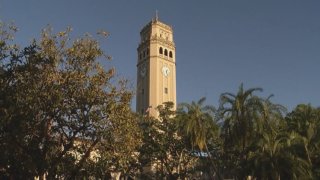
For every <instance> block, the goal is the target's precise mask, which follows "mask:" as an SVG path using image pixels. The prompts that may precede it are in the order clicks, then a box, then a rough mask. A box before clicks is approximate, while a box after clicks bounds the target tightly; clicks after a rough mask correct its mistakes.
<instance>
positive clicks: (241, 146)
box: [219, 84, 263, 178]
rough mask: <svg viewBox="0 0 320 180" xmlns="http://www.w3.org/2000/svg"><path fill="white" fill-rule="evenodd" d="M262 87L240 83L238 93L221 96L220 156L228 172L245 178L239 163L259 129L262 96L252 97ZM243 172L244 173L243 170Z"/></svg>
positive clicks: (245, 155) (245, 156) (243, 160)
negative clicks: (221, 150) (248, 86)
mask: <svg viewBox="0 0 320 180" xmlns="http://www.w3.org/2000/svg"><path fill="white" fill-rule="evenodd" d="M256 91H262V89H261V88H250V89H248V90H244V88H243V84H241V85H240V87H239V90H238V92H237V94H232V93H223V94H221V96H220V108H219V114H220V119H221V121H222V129H221V137H222V138H223V143H224V145H223V146H224V147H223V149H224V150H223V159H224V161H225V163H226V170H228V169H229V170H228V172H226V173H227V174H230V175H231V174H233V175H236V174H237V176H239V177H240V178H244V177H243V176H245V175H241V174H243V172H244V169H243V168H242V166H241V164H245V162H246V160H247V158H248V155H247V151H248V148H249V147H250V145H251V144H252V142H253V141H254V138H255V137H256V135H257V133H258V132H261V131H262V129H261V127H262V126H261V122H260V120H261V119H260V115H261V112H262V107H263V105H262V99H261V98H259V97H258V96H255V95H254V93H255V92H256ZM244 174H246V173H244Z"/></svg>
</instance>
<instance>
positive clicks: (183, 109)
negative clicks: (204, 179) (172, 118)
mask: <svg viewBox="0 0 320 180" xmlns="http://www.w3.org/2000/svg"><path fill="white" fill-rule="evenodd" d="M205 100H206V98H204V97H203V98H201V99H200V100H199V101H198V102H191V104H187V103H183V104H181V105H180V110H179V111H178V116H177V119H178V120H179V126H180V133H181V134H184V135H185V136H187V137H188V139H189V142H190V143H191V148H192V151H193V152H195V153H196V154H199V155H200V157H201V156H202V154H203V152H205V153H206V155H205V156H206V157H207V158H208V159H209V164H210V166H209V167H212V168H213V169H214V170H213V171H214V172H215V173H219V172H218V171H219V170H218V168H217V164H216V163H215V162H213V157H212V153H211V151H210V150H209V145H211V146H213V147H214V148H215V147H217V144H215V143H216V142H217V141H218V140H217V138H218V133H219V128H218V125H217V124H216V122H215V121H214V112H215V109H214V107H213V106H209V105H206V106H204V102H205ZM202 158H203V157H202ZM209 171H212V170H211V168H209ZM210 174H211V175H213V174H214V173H212V172H211V173H210ZM218 176H219V175H218Z"/></svg>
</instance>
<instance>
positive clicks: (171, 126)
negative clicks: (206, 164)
mask: <svg viewBox="0 0 320 180" xmlns="http://www.w3.org/2000/svg"><path fill="white" fill-rule="evenodd" d="M172 108H173V103H172V102H166V103H164V104H163V105H160V106H158V107H157V110H158V112H159V117H158V118H154V117H144V118H143V119H142V121H141V128H142V131H143V134H144V136H143V137H144V141H143V145H142V146H141V149H140V162H141V164H142V166H141V167H142V168H144V169H145V170H144V171H143V170H142V173H143V175H144V176H146V175H148V171H150V170H151V171H154V173H151V174H150V173H149V178H150V176H151V177H152V174H153V175H154V176H155V177H154V178H169V179H177V178H180V179H183V178H185V177H188V176H191V174H190V173H191V170H192V165H193V164H194V163H195V161H196V160H197V159H198V158H197V157H195V156H193V155H192V153H191V152H190V151H188V148H187V146H186V137H185V136H183V135H181V134H178V126H177V120H176V117H175V113H176V112H175V111H173V110H172ZM146 167H148V168H146ZM146 169H148V170H146ZM144 176H143V177H144ZM144 178H146V177H144Z"/></svg>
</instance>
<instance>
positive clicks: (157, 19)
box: [156, 10, 158, 21]
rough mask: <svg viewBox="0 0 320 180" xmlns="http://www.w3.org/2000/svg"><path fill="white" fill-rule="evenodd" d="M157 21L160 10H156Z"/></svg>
mask: <svg viewBox="0 0 320 180" xmlns="http://www.w3.org/2000/svg"><path fill="white" fill-rule="evenodd" d="M156 21H158V10H156Z"/></svg>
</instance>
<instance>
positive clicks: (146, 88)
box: [136, 16, 176, 117]
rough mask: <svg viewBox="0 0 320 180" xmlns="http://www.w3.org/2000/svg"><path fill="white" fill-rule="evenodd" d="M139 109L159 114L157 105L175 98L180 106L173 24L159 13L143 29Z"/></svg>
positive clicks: (138, 90) (142, 112) (139, 51)
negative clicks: (177, 92)
mask: <svg viewBox="0 0 320 180" xmlns="http://www.w3.org/2000/svg"><path fill="white" fill-rule="evenodd" d="M140 37H141V40H140V44H139V47H138V49H137V50H138V63H137V96H136V97H137V99H136V103H137V104H136V111H137V112H138V113H140V114H149V115H151V116H154V117H157V116H158V113H157V111H156V109H155V108H156V107H157V106H158V105H161V104H162V103H164V102H168V101H171V102H173V103H174V108H176V63H175V44H174V41H173V31H172V27H171V26H169V25H167V24H165V23H163V22H161V21H159V20H158V17H157V16H156V17H155V18H154V19H152V21H151V22H149V23H148V24H147V25H146V26H145V27H143V28H142V30H141V32H140Z"/></svg>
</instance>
